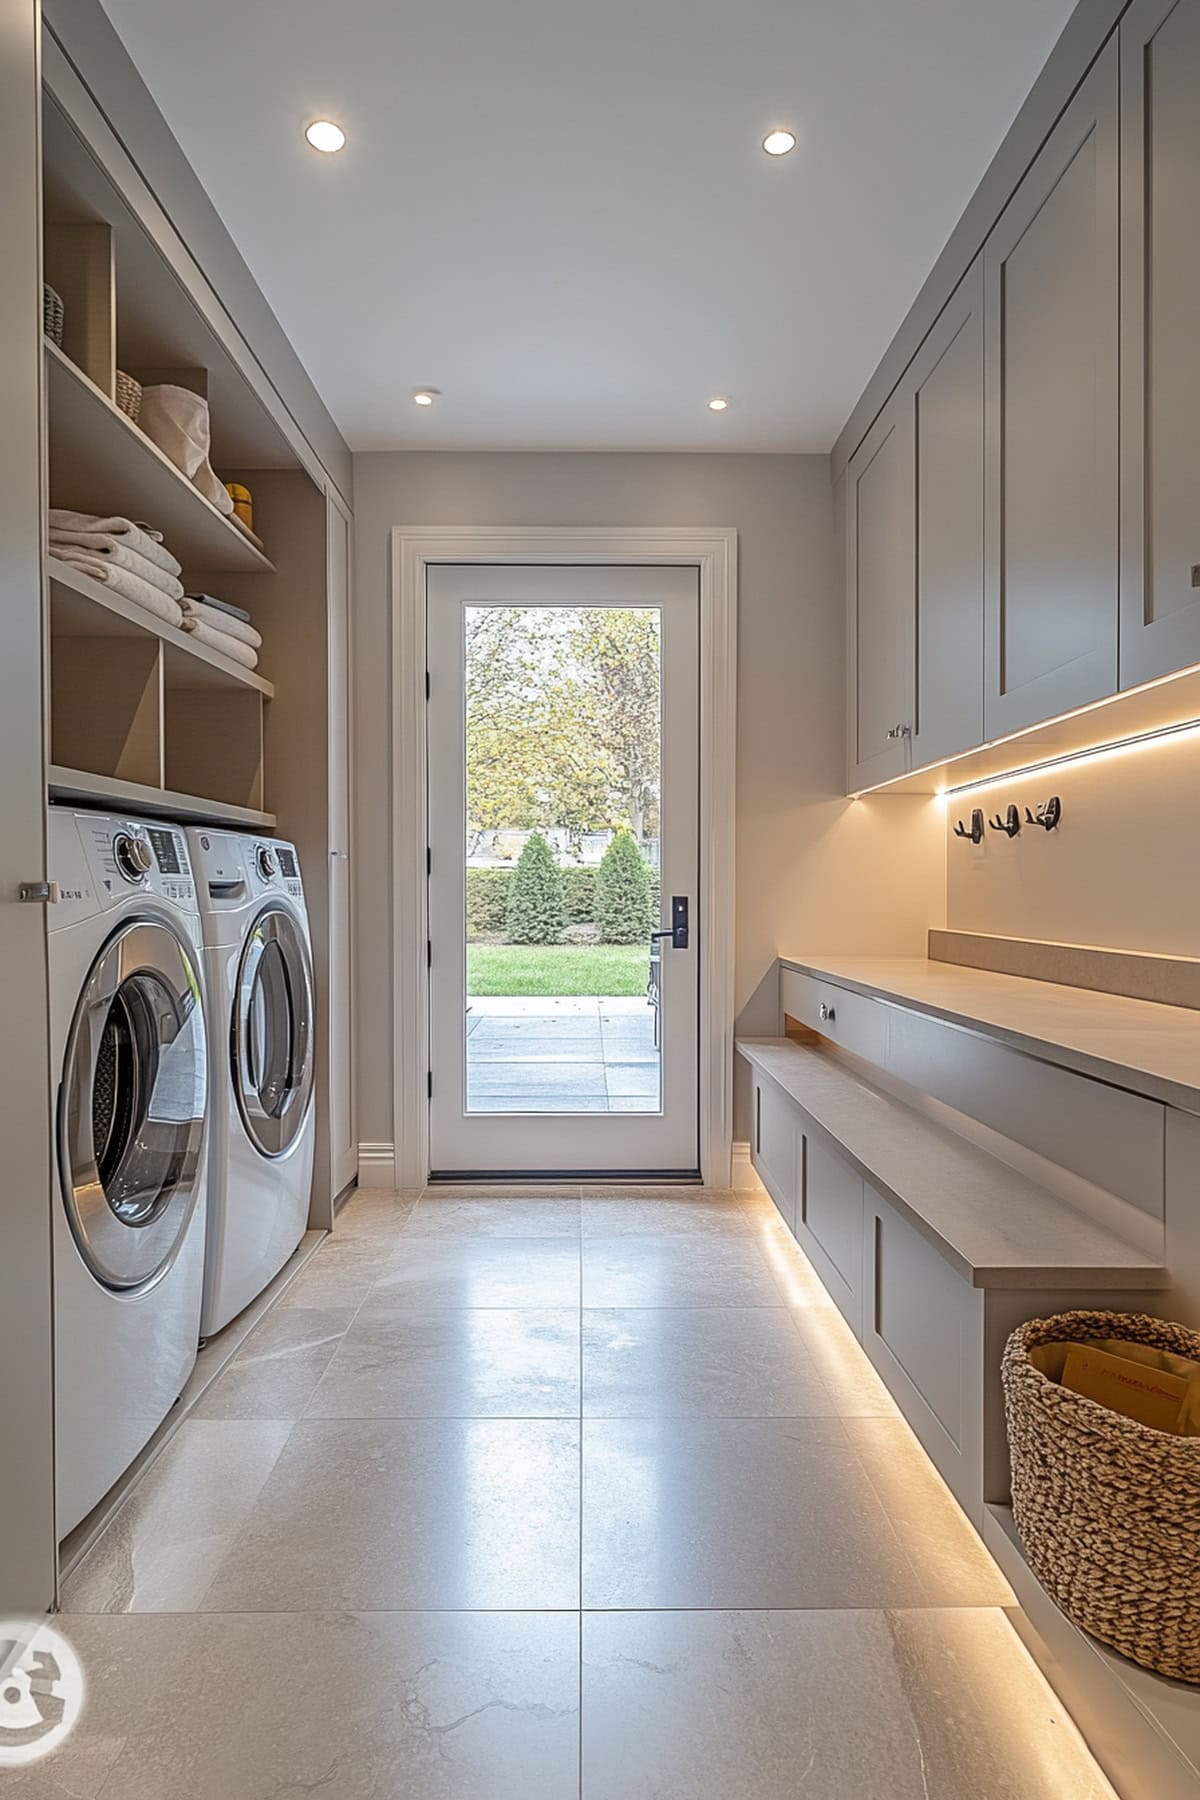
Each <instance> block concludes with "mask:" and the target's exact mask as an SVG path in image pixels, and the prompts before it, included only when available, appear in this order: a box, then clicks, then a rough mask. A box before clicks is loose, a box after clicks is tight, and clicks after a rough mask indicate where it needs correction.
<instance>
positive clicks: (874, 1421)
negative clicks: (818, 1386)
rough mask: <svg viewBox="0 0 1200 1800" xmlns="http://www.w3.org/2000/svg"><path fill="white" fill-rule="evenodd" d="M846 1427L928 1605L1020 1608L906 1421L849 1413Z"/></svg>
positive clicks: (988, 1553) (977, 1535)
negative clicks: (918, 1579) (854, 1415)
mask: <svg viewBox="0 0 1200 1800" xmlns="http://www.w3.org/2000/svg"><path fill="white" fill-rule="evenodd" d="M845 1425H846V1431H847V1434H848V1436H849V1438H850V1442H851V1443H852V1444H853V1446H854V1448H855V1450H856V1452H857V1453H858V1457H859V1460H860V1461H861V1462H862V1465H863V1468H864V1469H865V1470H866V1473H867V1477H868V1479H869V1480H870V1483H871V1486H872V1487H873V1488H874V1489H875V1492H876V1493H877V1494H878V1495H879V1498H880V1500H881V1502H882V1503H883V1509H884V1511H885V1512H886V1513H887V1516H888V1518H889V1519H890V1520H891V1522H892V1529H893V1530H894V1531H895V1533H896V1536H897V1537H898V1538H899V1539H900V1542H901V1543H902V1544H903V1546H904V1549H905V1551H906V1552H907V1554H908V1558H909V1560H910V1562H911V1563H912V1564H913V1566H914V1567H915V1568H916V1571H917V1574H918V1575H919V1576H920V1578H921V1583H922V1586H923V1587H924V1589H925V1593H926V1598H927V1600H928V1602H929V1604H930V1605H931V1606H1015V1605H1016V1596H1015V1595H1014V1594H1013V1591H1012V1589H1011V1588H1010V1587H1009V1585H1008V1582H1007V1581H1006V1580H1005V1578H1004V1576H1003V1575H1002V1574H1001V1573H1000V1570H999V1569H998V1568H997V1566H996V1564H995V1562H994V1561H993V1559H992V1556H991V1554H990V1552H989V1551H987V1550H986V1549H985V1548H984V1546H983V1542H982V1540H981V1538H980V1537H979V1534H978V1533H977V1532H976V1531H975V1530H973V1529H972V1526H971V1524H970V1522H969V1521H968V1519H967V1516H966V1514H965V1513H964V1512H963V1511H962V1508H961V1507H960V1506H959V1505H958V1502H957V1501H956V1500H955V1498H954V1496H953V1494H952V1493H951V1492H950V1490H949V1488H948V1487H947V1486H946V1484H945V1482H944V1481H943V1480H942V1478H941V1476H940V1475H939V1474H938V1472H937V1470H936V1469H935V1468H934V1466H933V1464H932V1463H931V1462H930V1460H929V1458H928V1457H927V1456H926V1454H925V1452H924V1450H923V1449H922V1448H921V1446H920V1444H919V1443H918V1441H917V1439H916V1438H915V1437H914V1436H913V1434H912V1432H911V1431H910V1430H909V1427H908V1425H907V1424H906V1423H905V1421H904V1420H903V1419H888V1418H847V1419H846V1420H845Z"/></svg>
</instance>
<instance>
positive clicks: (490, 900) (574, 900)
mask: <svg viewBox="0 0 1200 1800" xmlns="http://www.w3.org/2000/svg"><path fill="white" fill-rule="evenodd" d="M560 873H561V875H562V893H563V923H564V924H565V925H595V924H598V923H599V919H598V916H597V905H598V902H597V897H596V877H597V874H598V873H599V871H598V870H597V869H595V868H566V869H563V870H561V871H560ZM515 874H516V866H515V864H513V865H510V866H509V867H507V868H502V869H468V870H467V937H468V939H473V938H480V937H502V936H503V935H504V933H505V932H506V931H507V930H508V902H509V896H510V894H511V892H512V884H513V876H514V875H515ZM658 895H659V879H658V870H657V869H651V870H650V915H651V918H652V919H653V920H654V922H655V924H657V921H658V914H659V898H658ZM652 929H653V926H647V930H652Z"/></svg>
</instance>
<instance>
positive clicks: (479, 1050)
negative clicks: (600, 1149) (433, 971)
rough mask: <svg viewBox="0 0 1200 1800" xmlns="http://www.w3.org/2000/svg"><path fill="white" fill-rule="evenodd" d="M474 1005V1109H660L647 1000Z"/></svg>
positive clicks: (470, 1025) (470, 1067)
mask: <svg viewBox="0 0 1200 1800" xmlns="http://www.w3.org/2000/svg"><path fill="white" fill-rule="evenodd" d="M469 1007H470V1010H469V1011H468V1013H467V1105H468V1107H469V1109H470V1111H471V1112H614V1113H628V1112H657V1111H658V1106H659V1067H660V1064H659V1054H658V1050H657V1048H656V1047H655V1043H654V1010H653V1008H652V1007H651V1005H650V1003H649V1001H648V1000H645V999H643V998H638V997H636V996H635V997H632V998H628V997H627V998H623V999H599V1000H597V999H589V998H585V997H579V998H575V997H570V998H567V997H563V998H558V999H532V998H529V997H527V996H518V997H516V998H500V997H484V998H474V999H472V1000H471V1001H470V1003H469Z"/></svg>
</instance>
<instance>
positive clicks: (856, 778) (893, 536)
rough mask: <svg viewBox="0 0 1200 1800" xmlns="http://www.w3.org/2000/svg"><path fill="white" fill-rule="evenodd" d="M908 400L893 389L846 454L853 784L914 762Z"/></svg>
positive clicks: (911, 447) (911, 472) (913, 494)
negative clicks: (852, 451) (852, 450)
mask: <svg viewBox="0 0 1200 1800" xmlns="http://www.w3.org/2000/svg"><path fill="white" fill-rule="evenodd" d="M914 455H915V451H914V443H913V429H912V406H911V402H910V401H909V399H908V397H907V395H906V393H905V390H904V388H903V387H901V388H900V389H898V390H897V392H896V393H895V394H893V396H892V398H891V400H890V401H889V402H888V404H887V405H886V406H885V407H884V409H883V411H882V413H880V415H879V417H878V419H876V421H875V423H874V425H873V426H872V427H871V430H870V431H869V432H868V433H867V435H866V437H865V438H864V439H863V441H862V443H861V445H860V446H859V448H858V450H857V451H856V452H855V454H854V456H853V457H852V458H851V460H850V465H849V468H848V470H847V486H846V588H847V599H848V614H847V623H848V631H849V644H848V660H847V670H848V693H847V718H848V723H849V759H848V760H849V770H848V779H849V785H850V787H851V788H852V789H854V788H861V787H870V786H872V785H874V784H875V783H877V782H881V781H890V780H891V779H892V778H893V777H894V776H896V775H903V774H904V772H905V770H906V769H908V768H909V767H910V757H911V749H912V734H913V729H914V725H915V711H916V559H915V555H914V542H915V531H916V515H915V502H916V484H915V463H914Z"/></svg>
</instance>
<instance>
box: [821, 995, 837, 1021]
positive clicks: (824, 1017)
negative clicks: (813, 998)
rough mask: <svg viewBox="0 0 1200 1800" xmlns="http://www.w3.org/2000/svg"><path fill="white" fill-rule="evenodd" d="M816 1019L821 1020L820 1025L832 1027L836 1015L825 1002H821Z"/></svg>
mask: <svg viewBox="0 0 1200 1800" xmlns="http://www.w3.org/2000/svg"><path fill="white" fill-rule="evenodd" d="M817 1017H818V1018H819V1019H820V1020H821V1022H822V1024H828V1025H832V1024H833V1022H834V1020H835V1019H836V1018H837V1013H836V1012H835V1010H834V1008H833V1007H832V1006H830V1004H829V1002H828V1001H827V1000H822V1002H821V1004H820V1007H819V1008H818V1009H817Z"/></svg>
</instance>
